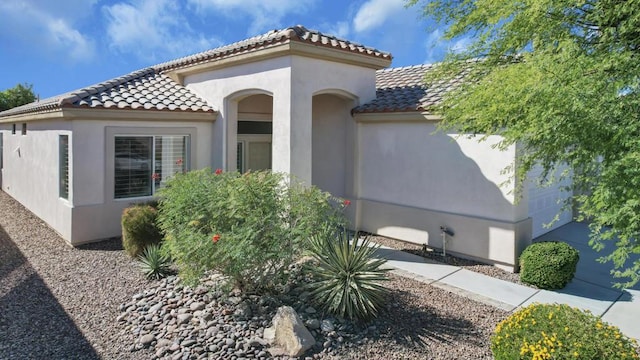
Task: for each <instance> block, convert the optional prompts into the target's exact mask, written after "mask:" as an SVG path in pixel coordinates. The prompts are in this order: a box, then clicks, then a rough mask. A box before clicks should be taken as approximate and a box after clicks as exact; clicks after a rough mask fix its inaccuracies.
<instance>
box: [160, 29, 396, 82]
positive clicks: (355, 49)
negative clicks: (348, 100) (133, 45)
mask: <svg viewBox="0 0 640 360" xmlns="http://www.w3.org/2000/svg"><path fill="white" fill-rule="evenodd" d="M291 41H298V42H303V43H309V44H313V45H316V46H324V47H329V48H333V49H337V50H343V51H347V52H352V53H360V54H363V55H368V56H373V57H378V58H383V59H389V60H391V58H392V56H391V54H390V53H388V52H384V51H380V50H377V49H374V48H372V47H368V46H364V45H361V44H357V43H354V42H351V41H348V40H344V39H340V38H337V37H335V36H332V35H327V34H323V33H321V32H319V31H316V30H309V29H307V28H305V27H304V26H302V25H296V26H292V27H288V28H286V29H282V30H273V31H269V32H268V33H265V34H262V35H258V36H255V37H252V38H249V39H246V40H242V41H239V42H236V43H233V44H229V45H225V46H221V47H218V48H215V49H212V50H207V51H204V52H201V53H198V54H194V55H190V56H186V57H182V58H179V59H176V60H171V61H168V62H165V63H162V64H159V65H156V66H154V68H156V69H157V70H161V71H166V70H173V69H178V68H184V67H188V66H193V65H197V64H201V63H205V62H209V61H212V60H219V59H223V58H226V57H230V56H233V55H238V54H242V53H248V52H252V51H255V50H261V49H267V48H270V47H274V46H277V45H280V44H284V43H287V42H291Z"/></svg>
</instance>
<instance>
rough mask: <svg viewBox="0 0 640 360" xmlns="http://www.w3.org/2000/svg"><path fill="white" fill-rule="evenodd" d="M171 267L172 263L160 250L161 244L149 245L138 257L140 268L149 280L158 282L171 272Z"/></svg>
mask: <svg viewBox="0 0 640 360" xmlns="http://www.w3.org/2000/svg"><path fill="white" fill-rule="evenodd" d="M170 265H171V261H170V260H169V257H168V256H167V255H166V254H164V253H163V252H162V250H161V249H160V244H151V245H148V246H147V247H146V248H145V249H144V251H143V252H142V254H140V255H139V256H138V266H140V269H141V270H142V272H143V273H144V275H145V276H146V277H147V279H154V280H158V279H161V278H163V277H166V276H167V275H169V273H170V272H171V268H170Z"/></svg>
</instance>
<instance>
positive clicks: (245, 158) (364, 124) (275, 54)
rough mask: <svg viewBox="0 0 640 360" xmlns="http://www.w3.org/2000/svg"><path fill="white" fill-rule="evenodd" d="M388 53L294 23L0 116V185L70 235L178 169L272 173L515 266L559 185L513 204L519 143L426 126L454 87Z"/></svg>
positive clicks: (115, 225)
mask: <svg viewBox="0 0 640 360" xmlns="http://www.w3.org/2000/svg"><path fill="white" fill-rule="evenodd" d="M391 60H392V57H391V55H390V54H389V53H386V52H383V51H379V50H376V49H373V48H370V47H366V46H363V45H360V44H355V43H352V42H349V41H347V40H343V39H339V38H336V37H333V36H329V35H326V34H322V33H320V32H318V31H313V30H308V29H306V28H304V27H303V26H293V27H290V28H287V29H283V30H278V31H271V32H268V33H266V34H263V35H260V36H256V37H253V38H250V39H247V40H244V41H240V42H237V43H233V44H230V45H227V46H223V47H220V48H216V49H212V50H209V51H205V52H202V53H199V54H195V55H191V56H187V57H183V58H180V59H176V60H173V61H169V62H166V63H162V64H159V65H155V66H152V67H149V68H147V69H143V70H140V71H135V72H132V73H130V74H127V75H124V76H122V77H119V78H116V79H112V80H109V81H105V82H103V83H100V84H97V85H94V86H90V87H87V88H84V89H80V90H77V91H72V92H69V93H66V94H62V95H59V96H55V97H52V98H49V99H45V100H41V101H39V102H35V103H32V104H28V105H24V106H21V107H18V108H14V109H11V110H8V111H5V112H2V113H0V153H1V154H0V155H1V156H0V168H1V172H0V175H1V180H0V181H1V183H2V190H3V191H5V192H6V193H7V194H9V195H11V196H12V197H13V198H15V199H16V200H18V201H19V202H21V203H22V204H23V205H24V206H25V207H27V208H28V209H29V210H31V211H32V212H33V213H35V214H36V215H37V216H39V217H40V218H41V219H42V220H44V221H45V222H46V223H47V224H49V226H51V227H52V228H53V229H55V230H56V231H57V232H58V233H59V234H60V235H61V236H62V237H63V238H64V239H65V240H66V241H68V242H69V243H70V244H71V245H78V244H82V243H86V242H92V241H97V240H100V239H104V238H108V237H112V236H117V235H119V234H120V232H121V229H120V215H121V213H122V210H123V209H124V208H125V207H127V206H129V205H130V204H131V203H133V202H139V201H146V200H149V199H150V198H151V197H152V196H153V194H154V192H155V190H156V189H157V188H158V187H160V186H162V184H163V182H164V181H166V179H167V178H169V177H170V176H171V175H172V174H174V173H176V172H178V171H185V170H189V169H198V168H204V167H211V168H213V169H215V168H221V169H225V170H228V171H234V170H236V169H237V170H240V171H247V170H248V169H253V170H258V169H273V170H274V171H279V172H288V173H291V174H294V175H295V176H296V177H298V178H299V179H301V180H303V181H305V182H306V183H308V184H313V185H316V186H318V187H320V188H321V189H323V190H326V191H329V192H331V193H333V194H334V195H337V196H341V197H344V198H346V199H349V200H351V202H352V206H350V207H349V209H350V211H351V212H350V213H349V216H350V217H351V220H352V222H353V224H354V227H356V228H358V229H361V230H365V231H368V232H372V233H376V234H381V235H386V236H389V237H393V238H397V239H401V240H406V241H410V242H415V243H418V244H427V245H429V246H432V247H435V248H441V247H442V246H443V237H442V236H441V227H447V228H448V229H450V230H451V231H452V232H453V233H454V235H453V236H447V237H446V239H447V240H446V241H447V243H446V247H447V251H448V252H452V253H456V254H459V255H462V256H466V257H470V258H474V259H479V260H482V261H485V262H489V263H494V264H496V265H498V266H500V267H503V268H506V269H513V268H514V266H516V264H517V257H518V255H519V253H520V252H521V251H522V249H523V248H524V247H525V246H526V245H527V244H529V243H530V241H531V239H532V237H534V236H538V235H541V234H542V233H544V232H546V231H549V230H550V229H546V228H544V227H543V226H542V224H544V223H546V222H548V221H549V220H551V218H553V216H555V215H556V213H558V212H559V205H558V204H557V201H556V199H557V198H558V196H559V186H558V187H552V188H546V189H537V188H536V187H534V186H532V187H531V189H530V191H529V192H528V193H525V194H524V197H523V199H521V200H520V201H519V202H517V201H516V199H515V198H514V195H513V193H512V190H513V186H514V184H515V182H514V180H513V179H509V177H508V175H505V174H503V173H502V170H503V169H504V168H505V167H506V166H508V165H510V164H512V163H513V162H514V161H516V159H517V149H516V148H515V147H512V148H509V149H507V150H506V151H498V150H496V149H493V148H491V144H492V143H494V142H496V141H497V140H498V138H489V141H485V142H481V143H480V142H477V141H476V139H473V138H467V137H458V136H457V134H447V133H443V132H435V130H436V124H437V122H438V121H439V117H438V115H437V114H433V113H431V112H429V107H430V105H433V104H434V103H435V102H437V101H438V100H439V99H440V96H441V95H442V93H443V92H444V91H447V89H449V88H450V87H451V86H454V85H455V84H454V83H446V84H441V85H439V86H438V87H433V88H425V86H424V85H423V84H422V79H423V76H424V74H425V72H428V71H429V70H430V69H431V68H432V67H431V66H430V65H417V66H411V67H402V68H387V67H389V66H390V64H391ZM455 81H457V80H453V82H455ZM505 181H506V184H505ZM570 220H571V214H570V213H567V212H565V213H561V216H560V221H558V222H556V223H555V226H559V225H561V224H564V223H566V222H568V221H570Z"/></svg>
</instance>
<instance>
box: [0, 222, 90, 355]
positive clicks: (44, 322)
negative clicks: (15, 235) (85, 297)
mask: <svg viewBox="0 0 640 360" xmlns="http://www.w3.org/2000/svg"><path fill="white" fill-rule="evenodd" d="M0 359H99V356H98V355H97V354H96V352H95V350H94V349H93V347H92V346H91V344H90V343H89V342H88V341H87V339H85V337H84V336H83V334H82V332H80V330H79V329H78V328H77V327H76V325H75V324H74V322H73V320H72V319H71V318H70V317H69V315H68V314H67V313H66V312H65V310H64V309H63V308H62V306H61V305H60V304H59V303H58V301H57V299H56V298H55V296H54V295H53V294H52V293H51V291H50V290H49V288H48V287H47V285H46V284H45V283H44V281H43V280H42V278H41V277H40V276H39V275H38V273H37V272H36V270H35V269H34V268H33V267H32V266H31V264H29V262H28V261H27V260H26V258H25V257H24V255H23V254H22V253H21V252H20V249H18V247H17V246H16V245H15V244H14V243H13V242H12V241H11V239H10V238H9V236H8V235H7V233H6V232H5V231H4V229H2V228H1V227H0Z"/></svg>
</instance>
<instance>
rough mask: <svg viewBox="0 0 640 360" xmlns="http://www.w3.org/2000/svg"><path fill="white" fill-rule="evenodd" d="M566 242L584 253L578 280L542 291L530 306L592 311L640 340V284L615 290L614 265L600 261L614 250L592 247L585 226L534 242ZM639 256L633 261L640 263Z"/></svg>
mask: <svg viewBox="0 0 640 360" xmlns="http://www.w3.org/2000/svg"><path fill="white" fill-rule="evenodd" d="M551 240H558V241H564V242H566V243H568V244H570V245H571V246H573V247H574V248H576V249H577V250H578V251H580V261H579V262H578V268H577V271H576V275H575V278H574V279H573V281H571V283H569V285H567V287H565V288H564V289H562V290H559V291H553V292H551V291H544V290H543V291H540V292H539V293H538V294H536V295H535V296H533V297H532V298H531V299H529V301H528V302H544V303H549V302H558V303H570V304H572V305H577V306H579V307H581V308H586V309H589V310H591V311H592V312H593V313H594V314H596V315H602V319H603V320H605V321H607V322H610V323H614V324H616V325H617V326H618V327H620V329H621V330H622V331H623V332H625V333H626V334H627V335H630V336H632V337H635V338H637V339H640V283H639V284H636V285H635V286H634V287H632V288H629V289H624V290H620V289H618V288H615V287H614V286H613V284H614V283H616V281H617V280H616V279H615V278H613V276H611V273H610V272H611V269H612V268H613V264H612V263H604V264H602V263H600V262H598V261H597V259H598V258H599V257H601V256H602V255H603V254H607V253H609V252H610V251H611V249H612V248H613V247H614V243H613V241H607V242H606V248H605V249H603V250H602V251H601V252H597V251H595V250H594V249H593V248H591V246H589V227H588V225H587V224H584V223H576V222H573V223H569V224H567V225H564V226H562V227H560V228H558V229H556V230H553V231H551V232H549V233H547V234H545V235H542V236H540V237H538V238H536V239H535V240H534V242H538V241H551ZM638 258H640V257H639V256H635V258H632V259H631V261H633V260H637V259H638Z"/></svg>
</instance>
